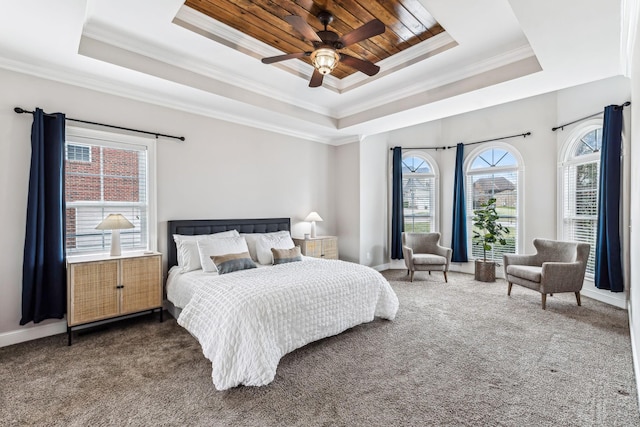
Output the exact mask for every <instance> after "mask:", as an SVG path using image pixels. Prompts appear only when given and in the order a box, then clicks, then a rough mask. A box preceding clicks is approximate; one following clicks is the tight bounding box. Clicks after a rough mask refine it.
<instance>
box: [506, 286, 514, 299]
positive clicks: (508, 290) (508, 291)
mask: <svg viewBox="0 0 640 427" xmlns="http://www.w3.org/2000/svg"><path fill="white" fill-rule="evenodd" d="M512 286H513V283H511V282H509V287H507V296H508V297H510V296H511V287H512Z"/></svg>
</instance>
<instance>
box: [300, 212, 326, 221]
mask: <svg viewBox="0 0 640 427" xmlns="http://www.w3.org/2000/svg"><path fill="white" fill-rule="evenodd" d="M304 220H305V221H307V222H310V221H322V218H320V215H318V212H311V213H310V214H309V215H307V217H306V218H305V219H304Z"/></svg>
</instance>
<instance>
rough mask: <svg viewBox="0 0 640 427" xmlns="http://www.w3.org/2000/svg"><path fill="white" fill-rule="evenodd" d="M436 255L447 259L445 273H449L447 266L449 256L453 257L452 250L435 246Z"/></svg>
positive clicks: (449, 259) (449, 261) (449, 260)
mask: <svg viewBox="0 0 640 427" xmlns="http://www.w3.org/2000/svg"><path fill="white" fill-rule="evenodd" d="M436 255H440V256H442V257H445V258H446V259H447V268H446V270H445V271H449V264H451V256H452V255H453V250H452V249H451V248H447V247H444V246H440V245H438V246H436Z"/></svg>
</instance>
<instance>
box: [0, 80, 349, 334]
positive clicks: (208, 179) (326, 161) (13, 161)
mask: <svg viewBox="0 0 640 427" xmlns="http://www.w3.org/2000/svg"><path fill="white" fill-rule="evenodd" d="M0 93H2V97H0V153H2V156H1V157H0V184H1V185H0V222H1V223H2V224H4V231H3V246H4V247H5V250H4V251H3V256H2V257H0V277H1V278H2V279H0V294H1V295H2V298H0V346H2V345H8V344H11V343H14V342H19V341H22V340H24V339H31V338H37V337H39V336H45V335H49V334H52V333H57V332H63V331H65V327H66V326H65V323H64V322H63V321H59V320H49V321H44V322H41V323H40V324H39V325H38V326H35V327H34V325H33V324H32V323H30V324H29V325H26V326H24V327H20V326H19V325H18V323H19V320H20V317H21V292H22V291H21V289H22V257H23V246H24V230H25V215H26V203H27V189H28V180H29V162H30V155H31V147H30V132H31V122H32V119H31V116H30V115H26V114H25V115H18V114H16V113H14V112H13V108H14V107H16V106H21V107H23V108H25V109H29V110H32V109H34V108H35V107H40V108H43V109H44V110H45V111H47V112H57V111H62V112H64V113H66V114H67V116H68V117H72V118H78V119H84V120H90V121H97V122H103V123H108V124H114V125H119V126H125V127H131V128H138V129H144V130H151V131H158V132H161V133H165V134H172V135H183V136H185V137H186V142H184V143H180V142H174V141H173V140H160V141H159V143H158V146H157V176H158V194H157V197H158V221H159V224H158V236H159V237H158V239H159V245H158V247H159V250H161V251H164V250H165V249H166V242H165V235H166V231H165V229H166V221H167V220H170V219H207V218H258V217H276V216H277V217H279V216H282V217H291V220H292V233H293V234H294V235H299V236H302V235H303V234H304V233H306V232H308V229H309V225H308V224H307V223H304V222H302V219H303V218H304V217H305V216H306V215H307V214H308V213H309V212H311V211H318V212H319V213H320V215H321V216H322V217H323V219H324V222H322V223H318V233H319V234H335V233H336V231H337V221H336V214H335V212H336V210H335V196H336V195H335V192H334V190H333V188H332V187H333V185H334V182H335V178H334V177H333V175H334V172H335V151H336V148H335V147H332V146H328V145H324V144H319V143H314V142H309V141H306V140H299V139H296V138H292V137H287V136H283V135H279V134H274V133H270V132H266V131H262V130H258V129H254V128H249V127H245V126H241V125H236V124H232V123H227V122H223V121H219V120H215V119H211V118H206V117H202V116H197V115H193V114H188V113H184V112H178V111H175V110H171V109H168V108H163V107H160V106H153V105H149V104H145V103H142V102H137V101H133V100H129V99H124V98H121V97H116V96H111V95H107V94H104V93H100V92H95V91H92V90H88V89H83V88H79V87H74V86H70V85H66V84H61V83H57V82H53V81H49V80H44V79H40V78H35V77H31V76H27V75H23V74H19V73H14V72H10V71H5V70H0ZM356 169H357V164H356ZM356 176H357V173H356ZM354 185H357V183H356V184H354ZM165 262H166V260H165Z"/></svg>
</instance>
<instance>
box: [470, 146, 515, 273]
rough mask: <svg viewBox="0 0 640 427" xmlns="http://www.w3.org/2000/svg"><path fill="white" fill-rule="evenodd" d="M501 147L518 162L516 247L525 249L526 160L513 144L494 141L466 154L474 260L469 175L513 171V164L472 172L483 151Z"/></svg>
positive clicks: (471, 250)
mask: <svg viewBox="0 0 640 427" xmlns="http://www.w3.org/2000/svg"><path fill="white" fill-rule="evenodd" d="M494 148H495V149H499V150H505V151H508V152H509V153H510V154H511V155H512V156H513V157H514V158H515V159H516V162H517V163H518V165H517V168H516V169H515V170H516V174H517V177H518V186H517V197H516V203H517V205H516V223H517V226H516V235H515V237H516V242H515V248H516V253H522V251H523V236H524V161H523V158H522V156H521V155H520V152H519V151H518V150H516V149H515V147H514V146H513V145H510V144H507V143H504V142H492V143H485V144H481V145H480V146H478V147H476V148H475V149H474V150H473V151H471V152H470V153H469V155H467V156H466V158H465V161H464V185H465V193H466V194H465V198H466V199H465V201H466V207H467V212H466V215H467V253H468V254H469V260H474V259H476V258H474V256H473V232H472V230H473V221H472V218H473V200H472V197H471V191H470V189H469V188H468V185H469V176H470V175H483V174H487V173H495V172H500V171H513V170H514V168H513V167H512V166H498V167H487V168H483V169H475V170H474V171H473V172H471V173H470V168H471V165H472V164H473V161H474V160H475V159H476V157H478V156H479V155H480V154H481V153H483V152H485V151H487V150H491V149H494ZM496 262H498V263H502V260H496Z"/></svg>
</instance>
